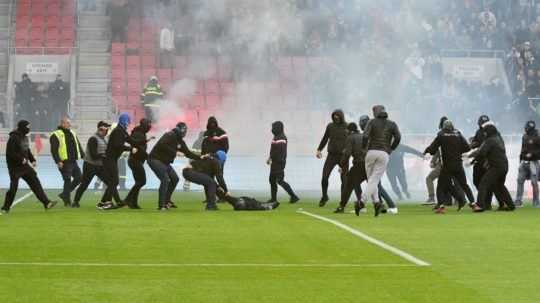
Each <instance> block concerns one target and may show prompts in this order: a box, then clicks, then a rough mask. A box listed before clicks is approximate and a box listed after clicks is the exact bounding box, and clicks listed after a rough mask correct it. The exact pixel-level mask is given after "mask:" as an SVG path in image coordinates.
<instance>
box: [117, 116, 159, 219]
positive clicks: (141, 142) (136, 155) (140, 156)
mask: <svg viewBox="0 0 540 303" xmlns="http://www.w3.org/2000/svg"><path fill="white" fill-rule="evenodd" d="M151 128H152V121H150V120H148V119H141V121H140V122H139V125H138V126H136V127H135V128H133V130H132V131H131V144H132V149H131V152H130V154H129V159H128V166H129V168H130V169H131V172H132V173H133V179H134V180H135V184H133V187H132V188H131V190H130V191H129V193H128V195H127V196H126V198H125V199H124V201H125V202H126V203H127V205H128V207H129V208H131V209H140V208H141V207H140V206H139V192H140V190H141V188H142V187H143V186H144V185H145V184H146V173H145V171H144V162H145V161H146V159H148V153H147V151H146V150H147V148H148V141H150V140H152V139H153V137H152V138H147V134H148V132H149V131H150V129H151Z"/></svg>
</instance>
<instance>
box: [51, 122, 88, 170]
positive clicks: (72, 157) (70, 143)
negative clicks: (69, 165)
mask: <svg viewBox="0 0 540 303" xmlns="http://www.w3.org/2000/svg"><path fill="white" fill-rule="evenodd" d="M58 129H59V130H62V132H63V133H64V136H65V137H66V148H67V154H68V158H67V161H77V160H79V159H82V158H84V150H83V149H82V146H81V142H79V139H78V138H76V137H73V134H72V133H71V131H70V130H68V129H64V128H61V127H58ZM49 142H50V143H51V155H52V157H53V159H54V162H55V163H58V162H60V161H61V160H60V155H59V154H58V147H59V146H60V142H59V141H58V138H57V137H56V136H51V137H50V138H49ZM77 145H79V151H80V155H81V157H80V158H79V157H77Z"/></svg>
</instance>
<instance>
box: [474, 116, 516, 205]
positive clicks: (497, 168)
mask: <svg viewBox="0 0 540 303" xmlns="http://www.w3.org/2000/svg"><path fill="white" fill-rule="evenodd" d="M482 128H483V130H484V132H485V140H484V143H482V145H480V147H479V148H478V150H476V151H474V152H472V153H471V154H470V155H469V157H470V158H474V162H481V163H486V164H487V165H486V168H487V169H486V171H485V174H484V175H483V176H482V179H481V180H480V189H479V191H478V203H477V205H475V208H474V211H475V212H482V211H484V210H486V209H489V208H490V207H491V200H490V198H489V193H494V194H495V197H496V198H497V200H498V201H499V203H500V205H501V206H500V207H499V210H508V211H513V210H514V209H515V206H514V202H513V201H512V197H511V196H510V193H509V192H508V189H507V188H506V186H505V185H504V183H505V182H506V175H507V174H508V158H507V156H506V148H505V146H504V140H503V139H502V137H501V136H500V134H499V132H498V131H497V128H496V127H495V125H493V124H489V125H484V126H483V127H482Z"/></svg>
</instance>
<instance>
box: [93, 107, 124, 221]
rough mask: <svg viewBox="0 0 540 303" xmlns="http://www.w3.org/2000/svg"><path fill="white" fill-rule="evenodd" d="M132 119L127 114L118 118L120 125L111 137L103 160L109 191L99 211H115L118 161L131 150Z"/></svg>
mask: <svg viewBox="0 0 540 303" xmlns="http://www.w3.org/2000/svg"><path fill="white" fill-rule="evenodd" d="M130 123H131V118H130V116H129V115H128V114H127V113H122V114H120V116H118V125H117V126H116V128H115V129H114V130H113V131H112V132H111V135H110V136H109V142H107V150H106V151H105V158H104V159H103V169H104V173H105V174H104V177H105V179H106V180H103V181H104V182H105V184H106V185H107V189H106V190H105V192H104V193H103V197H102V198H101V201H105V202H100V203H98V209H105V210H107V209H114V208H115V206H114V204H113V203H112V198H113V196H116V195H118V184H119V183H120V179H119V172H118V159H119V158H120V156H122V154H123V153H124V152H126V151H130V150H131V146H130V145H128V144H131V139H130V137H129V134H128V132H127V129H128V127H129V124H130ZM124 206H126V203H125V202H123V201H118V202H117V207H124Z"/></svg>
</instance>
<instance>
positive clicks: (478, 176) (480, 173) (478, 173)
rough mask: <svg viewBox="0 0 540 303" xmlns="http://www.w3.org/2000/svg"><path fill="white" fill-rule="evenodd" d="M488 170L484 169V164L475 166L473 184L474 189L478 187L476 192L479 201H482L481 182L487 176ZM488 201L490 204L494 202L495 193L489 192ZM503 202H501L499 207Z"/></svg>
mask: <svg viewBox="0 0 540 303" xmlns="http://www.w3.org/2000/svg"><path fill="white" fill-rule="evenodd" d="M486 172H487V169H486V168H485V167H484V165H483V163H475V164H474V166H473V184H474V187H476V190H477V191H478V199H477V201H480V182H482V178H483V177H484V175H485V174H486ZM486 199H488V200H489V201H490V202H491V201H493V192H488V194H487V197H486ZM500 204H501V202H500V201H499V205H500ZM488 209H491V204H490V205H489V208H488Z"/></svg>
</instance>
